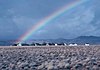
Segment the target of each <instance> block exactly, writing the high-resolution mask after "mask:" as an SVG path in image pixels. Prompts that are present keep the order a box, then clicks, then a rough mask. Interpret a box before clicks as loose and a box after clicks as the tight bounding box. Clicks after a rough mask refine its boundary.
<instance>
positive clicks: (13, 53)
mask: <svg viewBox="0 0 100 70" xmlns="http://www.w3.org/2000/svg"><path fill="white" fill-rule="evenodd" d="M0 70H100V46H89V47H88V46H73V47H71V46H70V47H69V46H65V47H64V46H62V47H59V46H58V47H6V48H3V47H0Z"/></svg>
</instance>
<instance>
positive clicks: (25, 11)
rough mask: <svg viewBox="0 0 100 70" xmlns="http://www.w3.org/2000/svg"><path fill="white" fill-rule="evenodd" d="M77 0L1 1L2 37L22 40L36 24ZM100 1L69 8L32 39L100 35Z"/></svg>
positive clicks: (37, 32)
mask: <svg viewBox="0 0 100 70" xmlns="http://www.w3.org/2000/svg"><path fill="white" fill-rule="evenodd" d="M73 1H74V0H0V39H1V40H11V39H18V38H19V37H20V36H21V35H23V34H24V33H25V32H27V31H28V30H29V29H30V28H31V27H32V26H33V25H34V24H36V23H37V22H39V21H40V20H41V19H43V18H45V17H46V16H48V15H50V14H52V13H53V12H55V11H56V10H57V9H60V8H61V7H63V6H65V5H67V4H68V3H70V2H73ZM99 6H100V0H87V1H86V2H85V3H82V4H80V5H78V6H76V7H74V8H72V9H70V10H69V11H66V12H65V13H64V14H62V15H61V16H59V17H57V18H56V19H55V20H53V21H51V22H50V23H49V24H47V25H45V26H44V27H43V28H41V29H40V30H38V31H36V32H35V33H34V34H33V35H32V36H31V37H30V39H57V38H66V39H69V38H75V37H78V36H91V35H92V36H100V20H99V19H100V9H99V8H100V7H99Z"/></svg>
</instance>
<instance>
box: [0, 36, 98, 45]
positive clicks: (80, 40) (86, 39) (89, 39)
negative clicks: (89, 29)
mask: <svg viewBox="0 0 100 70" xmlns="http://www.w3.org/2000/svg"><path fill="white" fill-rule="evenodd" d="M29 42H52V43H67V44H70V43H77V44H79V45H83V44H85V43H89V44H91V45H100V37H98V36H79V37H77V38H73V39H64V38H59V39H38V40H37V39H36V40H35V39H34V40H30V41H26V43H29ZM14 43H15V40H9V41H0V45H1V46H9V45H12V44H14Z"/></svg>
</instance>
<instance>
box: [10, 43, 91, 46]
mask: <svg viewBox="0 0 100 70" xmlns="http://www.w3.org/2000/svg"><path fill="white" fill-rule="evenodd" d="M89 45H90V44H89V43H85V44H84V46H89ZM12 46H78V44H77V43H70V44H66V43H32V44H27V43H17V44H13V45H12Z"/></svg>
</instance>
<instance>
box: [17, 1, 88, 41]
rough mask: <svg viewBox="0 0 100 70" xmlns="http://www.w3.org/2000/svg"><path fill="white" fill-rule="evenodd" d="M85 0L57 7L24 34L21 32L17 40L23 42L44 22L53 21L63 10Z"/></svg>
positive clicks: (43, 24) (44, 23)
mask: <svg viewBox="0 0 100 70" xmlns="http://www.w3.org/2000/svg"><path fill="white" fill-rule="evenodd" d="M85 1H87V0H74V1H73V2H71V3H69V4H67V5H65V6H64V7H62V8H60V9H58V10H57V11H55V12H54V13H52V14H50V15H49V16H47V17H45V18H44V19H42V20H40V21H39V22H38V23H36V25H33V27H32V28H30V29H29V30H28V31H27V32H26V33H25V34H23V35H22V36H21V37H20V38H19V39H18V41H17V42H24V41H26V40H27V39H28V38H30V36H32V35H33V34H34V33H35V32H36V31H38V30H39V29H41V28H42V27H43V26H45V25H46V24H48V23H50V21H53V20H54V19H55V18H57V17H59V16H61V15H62V14H64V13H65V12H67V11H69V10H70V9H73V8H75V7H76V6H78V5H80V4H82V3H84V2H85Z"/></svg>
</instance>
